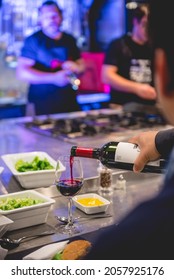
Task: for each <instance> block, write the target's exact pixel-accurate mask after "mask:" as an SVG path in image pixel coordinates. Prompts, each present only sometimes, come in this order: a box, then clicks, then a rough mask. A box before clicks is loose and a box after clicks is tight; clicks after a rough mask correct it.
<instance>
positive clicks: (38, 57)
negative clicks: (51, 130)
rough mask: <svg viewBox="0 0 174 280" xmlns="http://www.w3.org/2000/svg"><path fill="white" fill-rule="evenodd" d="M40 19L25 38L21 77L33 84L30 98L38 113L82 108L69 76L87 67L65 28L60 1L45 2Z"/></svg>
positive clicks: (18, 71) (20, 67)
mask: <svg viewBox="0 0 174 280" xmlns="http://www.w3.org/2000/svg"><path fill="white" fill-rule="evenodd" d="M39 21H40V25H41V29H40V30H39V31H37V32H35V33H34V34H32V35H30V36H29V37H27V38H26V39H25V41H24V45H23V47H22V50H21V55H20V57H19V60H18V67H17V77H18V78H19V79H21V80H24V81H26V82H28V83H29V84H30V86H29V92H28V100H29V102H31V103H33V104H34V107H35V114H36V115H42V114H54V113H62V112H72V111H78V110H80V108H79V106H78V103H77V101H76V90H74V89H73V88H72V85H71V84H70V78H69V77H70V75H71V74H72V73H74V74H75V75H77V76H78V75H80V74H81V73H82V72H83V71H84V62H83V60H82V59H81V58H80V50H79V49H78V47H77V46H76V40H75V38H74V37H73V36H71V35H70V34H67V33H65V32H62V31H61V28H60V27H61V23H62V11H61V10H60V8H59V7H58V5H57V3H56V2H54V1H46V2H44V3H43V4H42V5H41V7H40V8H39Z"/></svg>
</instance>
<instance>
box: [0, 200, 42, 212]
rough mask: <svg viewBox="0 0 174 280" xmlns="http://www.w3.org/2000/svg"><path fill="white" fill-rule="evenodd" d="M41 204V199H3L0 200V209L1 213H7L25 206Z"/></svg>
mask: <svg viewBox="0 0 174 280" xmlns="http://www.w3.org/2000/svg"><path fill="white" fill-rule="evenodd" d="M42 202H43V201H42V200H41V199H33V198H31V197H22V198H5V199H2V200H0V209H1V210H3V211H7V210H13V209H17V208H22V207H25V206H32V205H35V204H39V203H42Z"/></svg>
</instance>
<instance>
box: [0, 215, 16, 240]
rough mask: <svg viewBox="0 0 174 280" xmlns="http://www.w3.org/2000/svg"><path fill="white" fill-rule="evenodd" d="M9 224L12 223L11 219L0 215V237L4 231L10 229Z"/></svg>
mask: <svg viewBox="0 0 174 280" xmlns="http://www.w3.org/2000/svg"><path fill="white" fill-rule="evenodd" d="M11 224H13V221H12V220H10V219H9V218H7V217H5V216H3V215H0V237H2V236H3V235H4V234H5V233H6V231H8V230H9V229H10V227H11Z"/></svg>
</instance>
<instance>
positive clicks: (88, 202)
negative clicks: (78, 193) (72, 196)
mask: <svg viewBox="0 0 174 280" xmlns="http://www.w3.org/2000/svg"><path fill="white" fill-rule="evenodd" d="M77 201H78V202H79V203H80V204H82V205H84V206H88V207H89V206H91V207H93V206H101V205H103V204H104V202H103V201H101V200H100V199H98V198H94V197H85V198H79V199H77Z"/></svg>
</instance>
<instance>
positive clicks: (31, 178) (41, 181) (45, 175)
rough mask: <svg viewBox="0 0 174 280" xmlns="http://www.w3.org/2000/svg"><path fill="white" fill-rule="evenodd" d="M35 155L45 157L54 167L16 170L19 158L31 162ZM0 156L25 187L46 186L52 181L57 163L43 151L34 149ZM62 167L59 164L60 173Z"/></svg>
mask: <svg viewBox="0 0 174 280" xmlns="http://www.w3.org/2000/svg"><path fill="white" fill-rule="evenodd" d="M35 156H38V157H39V158H40V159H44V158H46V159H47V160H48V161H49V163H50V164H51V165H53V167H54V169H48V170H38V171H27V172H18V171H17V170H16V168H15V163H16V162H17V161H18V160H19V159H22V160H24V161H28V162H31V161H32V160H33V159H34V157H35ZM1 157H2V159H3V161H4V162H5V164H6V165H7V166H8V168H9V169H10V170H11V172H12V173H13V175H14V176H15V177H16V179H17V180H18V181H19V183H20V184H21V186H22V187H23V188H25V189H31V188H41V187H48V186H50V185H52V184H53V183H54V180H55V168H56V164H57V163H56V161H55V160H54V159H53V158H52V157H50V156H49V155H48V154H47V153H45V152H39V151H34V152H28V153H17V154H6V155H3V156H1ZM64 169H65V168H64V166H63V165H62V164H60V175H61V172H62V171H63V170H64Z"/></svg>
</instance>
